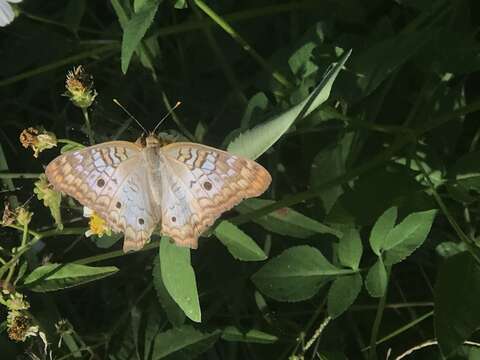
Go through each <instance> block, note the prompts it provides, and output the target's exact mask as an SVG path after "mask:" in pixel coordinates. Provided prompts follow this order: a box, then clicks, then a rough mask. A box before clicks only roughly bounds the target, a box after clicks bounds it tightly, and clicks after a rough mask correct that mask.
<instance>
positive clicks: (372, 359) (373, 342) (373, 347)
mask: <svg viewBox="0 0 480 360" xmlns="http://www.w3.org/2000/svg"><path fill="white" fill-rule="evenodd" d="M390 271H391V268H390V267H387V287H386V288H385V293H384V294H383V296H382V297H381V298H380V301H379V302H378V307H377V313H376V315H375V321H374V322H373V327H372V334H371V336H370V353H369V354H368V359H369V360H376V359H377V337H378V331H379V329H380V324H381V322H382V317H383V311H384V310H385V304H386V302H387V293H388V280H389V279H390Z"/></svg>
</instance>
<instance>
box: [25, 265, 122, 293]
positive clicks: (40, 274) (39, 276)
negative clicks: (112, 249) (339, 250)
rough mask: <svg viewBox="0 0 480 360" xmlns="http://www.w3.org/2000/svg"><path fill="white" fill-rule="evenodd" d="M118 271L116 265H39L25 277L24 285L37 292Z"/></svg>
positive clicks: (66, 286)
mask: <svg viewBox="0 0 480 360" xmlns="http://www.w3.org/2000/svg"><path fill="white" fill-rule="evenodd" d="M117 271H118V268H116V267H115V266H102V267H94V266H87V265H80V264H74V263H68V264H47V265H42V266H39V267H37V268H36V269H35V270H33V271H32V272H31V273H30V274H28V275H27V276H26V277H25V280H24V282H23V286H25V287H27V288H28V289H29V290H31V291H35V292H47V291H54V290H60V289H65V288H70V287H74V286H78V285H82V284H86V283H88V282H91V281H95V280H99V279H103V278H105V277H107V276H110V275H113V274H115V273H116V272H117Z"/></svg>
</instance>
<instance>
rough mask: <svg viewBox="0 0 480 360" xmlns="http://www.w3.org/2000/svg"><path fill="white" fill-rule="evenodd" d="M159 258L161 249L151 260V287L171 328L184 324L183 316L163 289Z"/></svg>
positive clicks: (164, 288) (181, 311)
mask: <svg viewBox="0 0 480 360" xmlns="http://www.w3.org/2000/svg"><path fill="white" fill-rule="evenodd" d="M160 256H161V249H160V248H159V254H158V256H156V257H155V258H154V259H153V271H152V275H153V285H154V287H155V290H156V292H157V297H158V301H159V302H160V305H162V308H163V310H164V311H165V313H166V314H167V318H168V321H170V324H172V325H173V326H180V325H183V323H184V322H185V314H184V312H183V310H182V309H181V308H180V307H179V306H178V304H177V303H176V302H175V300H173V299H172V297H171V296H170V294H169V293H168V291H167V288H166V287H165V284H164V283H163V278H162V267H161V266H160Z"/></svg>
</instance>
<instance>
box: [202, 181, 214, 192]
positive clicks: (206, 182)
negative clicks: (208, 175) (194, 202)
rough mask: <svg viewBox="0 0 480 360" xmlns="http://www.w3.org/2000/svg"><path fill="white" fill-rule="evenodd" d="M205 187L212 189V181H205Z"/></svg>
mask: <svg viewBox="0 0 480 360" xmlns="http://www.w3.org/2000/svg"><path fill="white" fill-rule="evenodd" d="M203 187H204V188H205V190H212V183H211V182H208V181H205V182H204V183H203Z"/></svg>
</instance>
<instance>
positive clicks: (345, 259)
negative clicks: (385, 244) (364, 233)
mask: <svg viewBox="0 0 480 360" xmlns="http://www.w3.org/2000/svg"><path fill="white" fill-rule="evenodd" d="M362 253H363V245H362V239H361V238H360V233H359V232H358V230H357V229H349V230H347V231H345V232H344V234H343V236H342V238H341V239H340V243H339V244H338V259H339V260H340V263H341V264H342V265H343V266H348V267H349V268H352V269H354V270H357V269H358V265H359V264H360V260H361V258H362Z"/></svg>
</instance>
